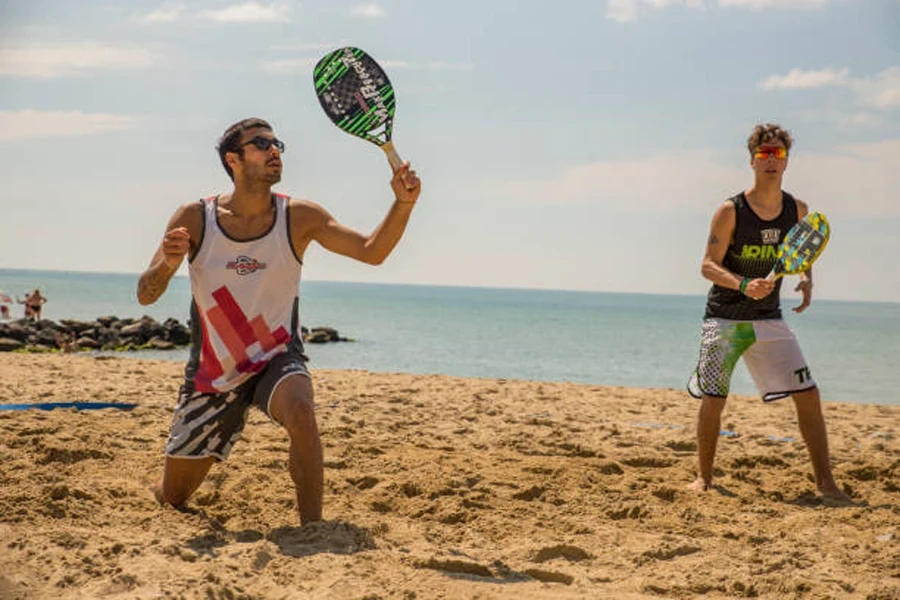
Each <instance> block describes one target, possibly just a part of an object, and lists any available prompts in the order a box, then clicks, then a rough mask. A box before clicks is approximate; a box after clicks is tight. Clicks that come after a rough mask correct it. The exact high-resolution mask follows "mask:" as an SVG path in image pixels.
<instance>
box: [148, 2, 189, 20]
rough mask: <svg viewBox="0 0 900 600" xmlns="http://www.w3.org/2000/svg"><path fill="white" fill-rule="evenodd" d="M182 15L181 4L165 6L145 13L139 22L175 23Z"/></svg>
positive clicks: (182, 8) (182, 7)
mask: <svg viewBox="0 0 900 600" xmlns="http://www.w3.org/2000/svg"><path fill="white" fill-rule="evenodd" d="M183 13H184V6H183V5H181V4H172V5H165V6H163V7H161V8H158V9H156V10H154V11H152V12H149V13H147V14H146V15H144V16H143V17H141V18H140V20H141V21H142V22H144V23H171V22H173V21H177V20H178V19H179V18H180V17H181V15H182V14H183Z"/></svg>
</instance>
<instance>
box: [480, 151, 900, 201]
mask: <svg viewBox="0 0 900 600" xmlns="http://www.w3.org/2000/svg"><path fill="white" fill-rule="evenodd" d="M732 158H735V157H732ZM739 159H740V162H738V163H736V164H731V165H729V164H726V163H723V161H722V157H721V155H717V154H716V153H714V152H713V151H711V150H693V151H681V152H678V153H677V154H659V155H655V156H650V157H647V158H641V159H632V160H613V161H604V162H596V163H589V164H582V165H573V166H571V167H568V168H565V169H563V170H562V171H560V172H558V173H555V174H552V175H550V176H547V177H538V178H531V179H524V180H519V181H512V182H494V183H491V184H489V185H488V186H487V189H486V190H485V193H486V194H490V195H491V197H498V198H504V199H506V200H507V201H508V202H511V203H516V204H521V203H531V204H545V205H559V204H594V205H603V206H606V207H609V208H610V209H611V210H612V211H614V212H622V213H634V214H648V213H660V212H663V213H667V212H668V213H672V212H684V211H690V212H702V213H704V214H705V213H710V214H711V211H712V210H713V208H714V207H715V206H717V204H718V203H719V202H720V201H722V200H724V199H725V198H727V197H728V196H731V195H733V194H735V193H737V192H738V191H740V190H741V189H742V188H743V187H745V186H747V185H749V184H750V183H752V172H751V171H750V167H749V164H748V163H749V157H745V155H743V154H741V156H740V157H739ZM898 164H900V139H896V140H888V141H884V142H877V143H870V144H854V145H846V146H840V147H836V148H834V149H830V150H828V151H823V152H803V151H802V150H797V151H795V152H794V153H793V155H792V157H791V164H790V165H789V167H788V171H787V173H786V175H785V188H786V189H788V190H791V191H794V192H795V193H796V194H797V195H798V196H799V197H800V198H801V199H803V200H807V201H808V202H809V203H810V204H811V205H812V206H813V207H814V209H815V210H820V211H822V212H824V213H826V214H829V215H830V214H835V215H839V214H844V215H850V216H855V217H866V216H870V217H871V216H876V217H882V216H893V217H897V216H900V204H898V203H897V202H896V190H897V189H900V169H897V165H898Z"/></svg>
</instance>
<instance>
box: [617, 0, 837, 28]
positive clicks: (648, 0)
mask: <svg viewBox="0 0 900 600" xmlns="http://www.w3.org/2000/svg"><path fill="white" fill-rule="evenodd" d="M828 1H829V0H607V2H606V18H608V19H611V20H613V21H618V22H619V23H633V22H635V21H637V20H638V18H639V17H640V16H641V15H643V14H645V13H647V12H648V11H649V10H662V9H665V8H669V7H670V6H683V7H686V8H692V9H695V10H706V9H708V8H714V7H716V6H718V7H720V8H732V7H734V8H744V9H749V10H762V9H764V8H778V9H804V8H818V7H820V6H825V5H826V4H828Z"/></svg>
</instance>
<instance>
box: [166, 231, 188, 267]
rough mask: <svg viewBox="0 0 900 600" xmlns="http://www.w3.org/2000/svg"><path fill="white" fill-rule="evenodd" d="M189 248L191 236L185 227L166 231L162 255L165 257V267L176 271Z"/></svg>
mask: <svg viewBox="0 0 900 600" xmlns="http://www.w3.org/2000/svg"><path fill="white" fill-rule="evenodd" d="M190 247H191V235H190V234H189V233H188V230H187V227H176V228H175V229H172V230H171V231H167V232H166V235H165V237H163V247H162V248H163V254H164V255H165V257H166V265H167V266H168V267H169V268H170V269H177V268H178V265H180V264H181V260H182V259H183V258H184V255H185V254H187V253H188V250H190Z"/></svg>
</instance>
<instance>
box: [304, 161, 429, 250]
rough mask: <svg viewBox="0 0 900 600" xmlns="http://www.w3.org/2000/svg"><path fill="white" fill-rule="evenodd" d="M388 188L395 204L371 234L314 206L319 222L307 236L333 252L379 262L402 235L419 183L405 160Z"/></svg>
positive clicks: (419, 190)
mask: <svg viewBox="0 0 900 600" xmlns="http://www.w3.org/2000/svg"><path fill="white" fill-rule="evenodd" d="M391 188H392V189H393V190H394V198H395V199H394V203H393V204H392V205H391V208H390V210H388V213H387V215H386V216H385V218H384V220H383V221H382V222H381V223H380V224H379V225H378V227H376V228H375V230H374V231H373V232H372V233H371V234H370V235H368V236H366V235H363V234H361V233H359V232H358V231H355V230H353V229H350V228H349V227H346V226H344V225H341V224H340V223H339V222H338V221H337V220H336V219H335V218H334V217H332V216H331V215H330V214H329V213H328V212H327V211H326V210H325V209H324V208H322V207H316V208H317V210H318V212H319V223H318V224H317V226H316V227H315V228H314V230H313V231H312V232H311V234H310V238H311V239H313V240H315V241H317V242H319V244H321V245H322V247H323V248H325V249H326V250H330V251H331V252H334V253H336V254H341V255H343V256H348V257H350V258H355V259H356V260H359V261H362V262H364V263H368V264H371V265H379V264H381V263H382V262H384V259H386V258H387V257H388V255H390V253H391V251H392V250H393V249H394V247H395V246H396V245H397V243H398V242H399V241H400V238H401V237H402V236H403V232H404V231H405V230H406V225H407V223H408V222H409V217H410V215H411V214H412V209H413V207H414V206H415V203H416V200H417V199H418V198H419V193H420V192H421V189H422V184H421V182H420V181H419V178H418V177H417V176H416V173H415V171H413V170H411V169H410V168H409V164H408V163H407V164H405V165H403V167H401V168H400V169H397V170H396V171H395V172H394V176H393V178H392V179H391Z"/></svg>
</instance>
